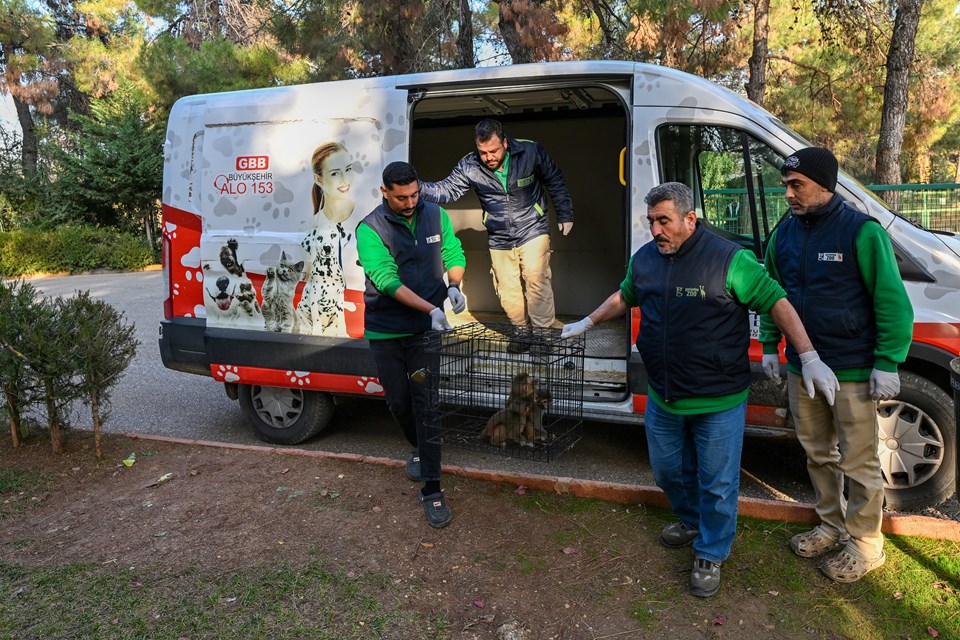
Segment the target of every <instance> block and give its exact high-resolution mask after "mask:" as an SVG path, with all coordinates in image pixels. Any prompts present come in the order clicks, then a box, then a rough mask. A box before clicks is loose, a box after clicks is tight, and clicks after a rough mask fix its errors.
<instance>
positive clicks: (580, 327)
mask: <svg viewBox="0 0 960 640" xmlns="http://www.w3.org/2000/svg"><path fill="white" fill-rule="evenodd" d="M592 326H593V320H591V319H590V316H587V317H586V318H584V319H583V320H581V321H579V322H574V323H572V324H565V325H563V329H561V330H560V337H561V338H572V337H574V336H578V335H580V334H581V333H583V332H584V331H586V330H587V329H589V328H590V327H592Z"/></svg>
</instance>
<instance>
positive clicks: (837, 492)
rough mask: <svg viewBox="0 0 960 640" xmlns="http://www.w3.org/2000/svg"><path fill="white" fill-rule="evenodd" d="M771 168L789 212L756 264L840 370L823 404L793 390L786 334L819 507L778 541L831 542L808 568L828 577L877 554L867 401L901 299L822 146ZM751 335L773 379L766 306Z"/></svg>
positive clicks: (775, 361)
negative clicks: (832, 397) (833, 392)
mask: <svg viewBox="0 0 960 640" xmlns="http://www.w3.org/2000/svg"><path fill="white" fill-rule="evenodd" d="M780 173H781V180H782V182H783V184H784V185H785V186H786V188H787V192H786V198H787V203H788V204H789V205H790V211H791V213H790V215H789V216H788V217H786V218H785V219H784V220H783V222H781V223H780V225H779V226H778V227H777V229H776V231H774V232H773V234H771V236H770V240H769V243H768V245H767V247H768V248H767V254H766V259H765V264H766V267H767V271H769V272H770V275H771V276H772V277H773V278H775V279H776V280H777V281H778V282H780V283H781V284H782V285H783V288H784V289H786V291H787V295H788V296H789V299H790V302H791V303H792V304H793V306H794V307H795V308H796V310H797V313H799V314H800V318H801V319H802V320H803V324H804V326H805V327H806V328H807V331H808V332H809V333H810V339H811V340H813V343H814V344H815V345H816V347H817V351H818V352H819V353H820V355H821V357H822V358H823V361H824V362H826V363H827V364H828V365H830V367H831V368H832V369H833V370H834V371H835V372H836V373H837V378H838V379H839V380H840V389H839V391H837V398H836V404H834V405H833V406H832V407H831V406H827V405H825V404H824V403H823V402H821V401H820V398H806V397H804V396H803V394H801V393H797V370H798V368H799V367H800V366H801V364H802V362H801V358H802V354H798V353H797V351H798V350H797V348H796V345H794V344H793V342H792V341H791V340H790V337H789V336H787V348H786V356H787V390H788V395H789V398H790V412H791V413H792V414H793V418H794V423H795V424H796V428H797V438H798V439H799V440H800V443H801V444H802V445H803V448H804V450H805V451H806V453H807V472H808V473H809V474H810V481H811V483H812V484H813V488H814V489H815V490H816V493H817V515H818V516H820V524H818V525H817V526H816V527H814V528H813V529H812V530H810V531H807V532H806V533H801V534H798V535H796V536H794V537H793V538H792V539H791V540H790V546H791V548H792V549H793V551H794V553H796V554H797V555H798V556H801V557H804V558H816V557H819V556H822V555H825V554H827V553H828V552H830V551H834V550H839V553H837V554H835V555H833V556H831V557H829V558H827V559H826V560H825V561H824V562H823V563H822V564H821V565H820V570H821V571H823V573H824V574H826V575H827V576H828V577H830V578H831V579H833V580H836V581H837V582H855V581H857V580H859V579H860V578H862V577H863V576H864V575H865V574H866V573H867V572H869V571H872V570H873V569H876V568H877V567H879V566H880V565H882V564H883V563H884V561H885V560H886V555H885V554H884V552H883V534H882V533H881V532H880V525H881V524H882V521H883V476H882V474H881V471H880V457H879V454H878V452H877V451H878V449H877V439H878V435H877V434H878V425H877V401H878V400H890V399H892V398H894V397H895V396H896V395H897V394H898V393H899V392H900V376H899V375H898V374H897V365H898V364H900V363H902V362H903V361H904V360H905V359H906V357H907V352H908V351H909V349H910V341H911V338H912V335H913V307H912V306H911V304H910V298H909V297H908V296H907V292H906V289H905V288H904V286H903V280H902V278H901V277H900V271H899V269H898V268H897V260H896V257H895V256H894V253H893V247H892V245H891V244H890V238H889V237H888V236H887V233H886V231H884V229H883V227H882V226H880V224H879V223H878V222H877V221H876V220H875V219H873V218H871V217H870V216H868V215H866V214H864V213H860V212H859V211H857V210H856V209H854V208H853V207H851V206H850V205H848V204H847V203H846V202H844V200H843V198H841V197H840V196H839V195H837V194H836V193H835V191H836V187H837V173H838V165H837V159H836V158H835V157H834V155H833V153H831V152H830V150H829V149H824V148H823V147H807V148H805V149H800V150H799V151H797V152H796V153H794V154H792V155H791V156H790V157H788V158H787V159H786V160H784V162H783V166H782V167H781V169H780ZM760 342H761V343H763V353H764V356H763V368H764V370H765V371H766V372H767V375H769V376H770V377H771V378H774V379H777V380H779V378H780V355H779V344H780V331H779V330H778V329H777V327H776V326H774V324H773V323H772V322H771V321H770V319H769V318H766V317H761V318H760ZM844 478H846V479H847V480H849V482H848V483H847V484H848V487H849V491H848V494H849V495H848V497H846V498H845V497H844V495H843V487H844Z"/></svg>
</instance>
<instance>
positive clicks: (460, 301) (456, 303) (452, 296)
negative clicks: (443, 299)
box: [447, 287, 467, 313]
mask: <svg viewBox="0 0 960 640" xmlns="http://www.w3.org/2000/svg"><path fill="white" fill-rule="evenodd" d="M447 298H449V300H450V306H451V307H453V312H454V313H460V312H461V311H463V310H464V309H466V308H467V299H466V298H464V297H463V294H462V293H461V292H460V287H447Z"/></svg>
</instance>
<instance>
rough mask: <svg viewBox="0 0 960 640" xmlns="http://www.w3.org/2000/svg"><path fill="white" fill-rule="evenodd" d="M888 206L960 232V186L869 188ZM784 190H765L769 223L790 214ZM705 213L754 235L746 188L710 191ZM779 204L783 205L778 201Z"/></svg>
mask: <svg viewBox="0 0 960 640" xmlns="http://www.w3.org/2000/svg"><path fill="white" fill-rule="evenodd" d="M867 188H868V189H870V190H871V191H872V192H873V193H874V194H875V195H876V196H877V197H878V198H880V199H881V200H884V201H885V202H886V203H887V206H888V207H890V208H891V209H893V210H894V211H896V212H897V213H899V214H900V215H902V216H903V217H905V218H908V219H910V220H912V221H915V222H917V223H919V224H920V225H921V226H923V227H924V228H926V229H936V230H939V231H953V232H954V233H960V183H941V184H898V185H869V186H868V187H867ZM784 192H785V190H784V188H783V187H772V188H768V189H764V190H763V200H764V201H765V202H766V205H767V207H766V208H767V211H768V215H769V216H771V219H770V220H769V223H770V224H771V225H773V224H776V222H777V219H778V218H779V216H780V215H782V214H783V213H785V212H786V209H787V203H786V201H784V200H783V194H784ZM703 195H704V213H705V215H706V218H707V220H708V221H710V222H711V223H713V224H714V225H716V226H718V227H720V228H721V229H724V230H726V231H730V232H732V233H739V234H749V233H752V230H751V228H750V227H751V226H752V223H751V222H750V217H749V215H745V214H746V212H748V211H749V203H748V199H747V190H746V189H706V190H704V192H703ZM778 201H779V202H778Z"/></svg>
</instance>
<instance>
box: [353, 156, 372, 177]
mask: <svg viewBox="0 0 960 640" xmlns="http://www.w3.org/2000/svg"><path fill="white" fill-rule="evenodd" d="M369 166H370V161H369V160H367V154H365V153H361V152H359V151H358V152H357V153H351V154H350V167H351V168H352V169H353V171H354V173H356V174H357V175H361V176H362V175H363V170H364V168H365V167H369Z"/></svg>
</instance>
